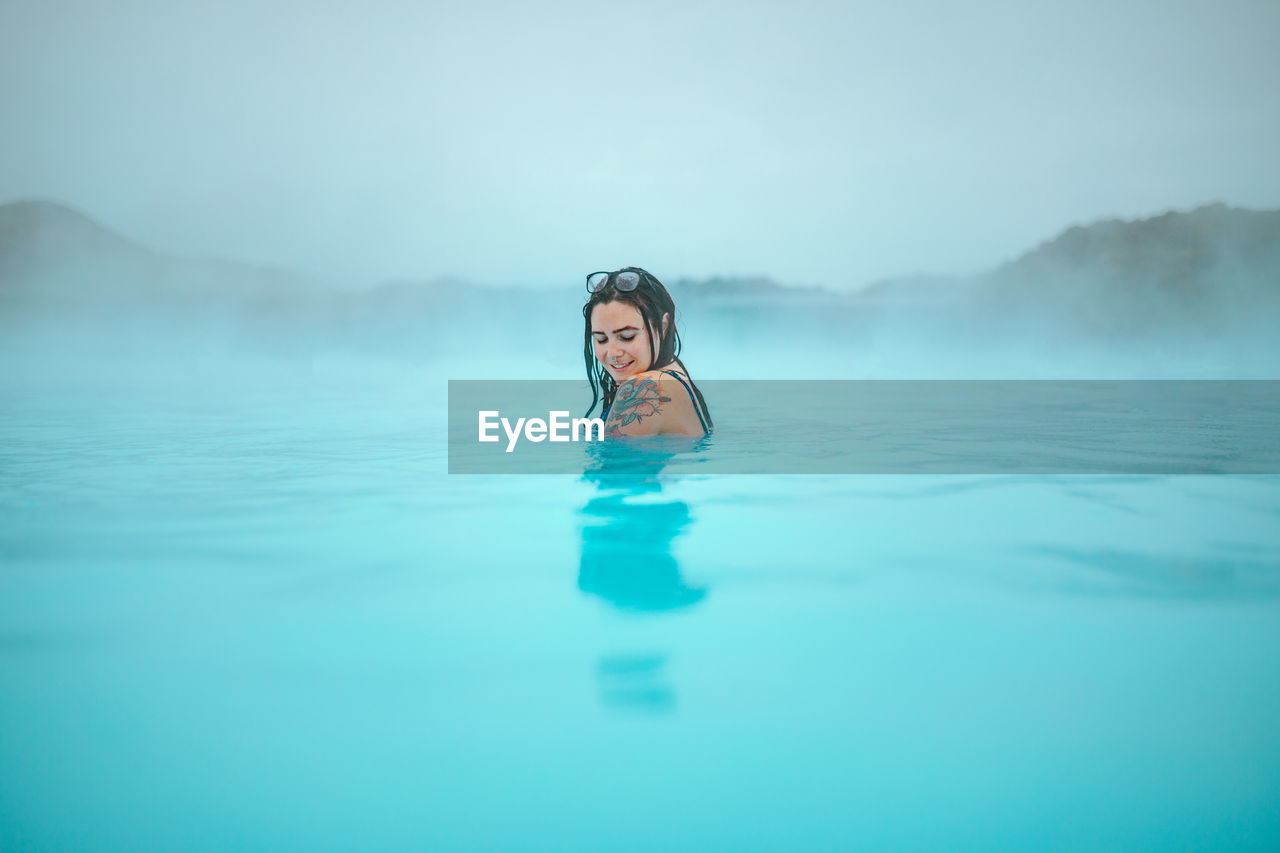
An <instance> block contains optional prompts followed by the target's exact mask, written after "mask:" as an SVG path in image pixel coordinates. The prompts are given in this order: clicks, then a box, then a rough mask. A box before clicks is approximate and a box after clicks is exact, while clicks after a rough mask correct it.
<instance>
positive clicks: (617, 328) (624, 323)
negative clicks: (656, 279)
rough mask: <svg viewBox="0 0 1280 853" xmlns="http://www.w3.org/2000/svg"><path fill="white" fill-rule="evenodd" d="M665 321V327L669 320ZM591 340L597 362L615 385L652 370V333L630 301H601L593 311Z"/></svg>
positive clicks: (664, 318)
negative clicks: (650, 350)
mask: <svg viewBox="0 0 1280 853" xmlns="http://www.w3.org/2000/svg"><path fill="white" fill-rule="evenodd" d="M662 319H663V320H664V324H665V320H666V317H663V318H662ZM591 339H592V341H593V344H592V345H593V346H594V348H595V354H596V361H598V362H600V363H601V364H602V365H604V369H605V370H607V371H609V375H610V376H612V377H613V380H614V381H615V382H622V381H623V380H624V379H629V378H631V377H632V376H635V375H636V374H637V373H644V372H645V371H646V370H648V369H649V366H650V361H651V360H652V359H651V358H650V355H649V330H648V329H646V328H645V327H644V318H643V317H641V316H640V309H638V308H636V306H634V305H632V304H631V303H630V302H601V303H600V304H599V305H597V306H596V307H595V308H592V309H591ZM655 343H656V342H655ZM654 349H657V347H656V346H655V347H654Z"/></svg>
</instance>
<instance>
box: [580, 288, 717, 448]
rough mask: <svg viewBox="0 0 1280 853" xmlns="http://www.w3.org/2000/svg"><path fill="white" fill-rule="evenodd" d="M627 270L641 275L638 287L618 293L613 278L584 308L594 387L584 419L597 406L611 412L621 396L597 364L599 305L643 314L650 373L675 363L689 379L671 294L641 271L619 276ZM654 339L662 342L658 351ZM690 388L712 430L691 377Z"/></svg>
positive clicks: (587, 355)
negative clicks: (594, 331)
mask: <svg viewBox="0 0 1280 853" xmlns="http://www.w3.org/2000/svg"><path fill="white" fill-rule="evenodd" d="M624 270H629V271H631V272H636V273H639V274H640V283H639V284H638V285H636V289H635V290H618V288H617V286H616V285H615V283H614V279H613V278H612V277H610V278H609V282H608V284H606V285H605V286H604V287H602V288H600V289H599V290H597V291H596V292H595V293H592V294H591V298H590V299H588V300H587V304H586V305H583V306H582V320H583V325H584V331H583V333H582V357H583V360H584V361H585V362H586V365H587V381H588V382H590V383H591V407H590V408H589V409H587V414H586V415H585V417H591V413H592V412H594V411H595V409H596V404H597V403H598V404H599V405H600V412H601V414H603V413H604V412H606V411H608V410H609V407H610V406H612V405H613V396H614V395H615V394H616V393H618V383H617V382H615V381H614V379H613V377H612V376H610V375H609V371H607V370H605V369H604V365H602V364H600V362H598V361H596V354H595V348H594V347H593V346H592V344H593V341H592V340H591V312H592V311H593V310H595V307H596V306H597V305H604V304H607V303H610V302H625V303H627V304H628V305H631V306H633V307H634V308H635V309H636V310H637V311H639V312H640V316H641V317H642V318H643V319H644V324H645V328H647V329H648V330H649V369H650V370H661V369H662V368H664V367H666V366H667V365H669V364H672V363H676V364H679V365H680V367H681V368H682V369H684V371H685V375H686V376H688V374H689V371H688V369H687V368H685V367H684V363H683V362H681V361H680V332H679V331H678V330H677V329H676V303H675V301H674V300H673V299H672V298H671V294H670V293H667V289H666V288H665V287H663V286H662V282H660V281H658V279H657V277H656V276H654V275H653V274H651V273H649V272H646V271H645V270H643V269H641V268H640V267H623V268H622V269H621V270H618V272H623V271H624ZM663 314H666V315H667V316H668V317H669V318H670V319H669V320H668V321H667V331H666V333H665V334H664V333H663V331H662V315H663ZM655 337H657V338H658V339H659V340H658V343H657V346H656V347H655V345H654V338H655ZM689 386H690V387H691V388H693V393H694V396H695V397H697V398H698V405H700V406H701V407H702V412H703V414H705V415H706V418H707V426H708V427H711V426H712V423H711V412H710V411H709V410H708V409H707V402H706V400H704V399H702V392H701V391H699V390H698V386H697V385H695V384H694V382H693V377H692V376H689Z"/></svg>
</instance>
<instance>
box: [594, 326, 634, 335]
mask: <svg viewBox="0 0 1280 853" xmlns="http://www.w3.org/2000/svg"><path fill="white" fill-rule="evenodd" d="M638 331H640V327H639V326H623V327H622V328H621V329H614V330H613V333H614V334H615V335H616V334H618V332H638ZM591 334H593V335H603V334H604V332H603V331H601V330H600V329H592V330H591Z"/></svg>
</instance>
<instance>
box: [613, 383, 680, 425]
mask: <svg viewBox="0 0 1280 853" xmlns="http://www.w3.org/2000/svg"><path fill="white" fill-rule="evenodd" d="M670 402H671V398H670V397H666V396H664V395H663V393H662V387H661V386H660V385H659V384H658V382H657V380H656V379H651V378H649V377H647V376H636V377H633V378H631V379H628V380H626V381H625V382H623V383H622V384H620V385H619V386H618V390H617V393H615V394H614V397H613V407H612V408H611V409H609V420H608V422H607V423H606V424H605V431H606V432H607V433H609V434H610V435H644V434H646V433H648V432H649V430H648V429H647V427H651V426H652V425H653V424H652V419H654V418H657V416H658V415H660V414H661V413H662V406H663V405H664V404H666V403H670ZM646 419H648V420H650V423H648V424H646V423H644V421H645V420H646Z"/></svg>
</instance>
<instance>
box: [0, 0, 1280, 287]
mask: <svg viewBox="0 0 1280 853" xmlns="http://www.w3.org/2000/svg"><path fill="white" fill-rule="evenodd" d="M1277 44H1280V2H1276V0H1256V1H1255V0H1227V2H1222V0H1218V2H1200V0H1194V2H1178V0H1139V2H1120V0H1109V2H1093V0H1086V2H1080V0H1075V2H1070V3H1066V2H1063V3H1027V2H1025V0H1022V2H991V1H990V0H973V2H966V3H956V2H948V0H918V2H897V3H893V4H892V5H890V4H887V3H886V4H869V3H867V4H859V3H851V2H787V3H782V2H778V3H751V2H705V3H698V2H679V3H664V2H652V0H650V2H644V3H632V2H612V3H610V2H605V3H562V2H551V3H485V2H477V3H416V2H412V3H411V2H367V1H366V2H362V3H354V2H353V3H339V2H326V3H321V2H312V3H303V2H272V0H254V1H253V2H240V1H239V0H232V2H221V3H197V2H192V3H177V2H139V0H116V2H110V3H104V2H97V0H92V1H91V2H79V1H77V2H59V0H44V2H32V1H31V0H2V2H0V128H3V132H0V202H3V201H11V200H16V199H19V198H27V197H42V198H50V199H54V200H58V201H62V202H65V203H68V204H70V205H72V206H74V207H77V208H80V209H82V210H84V211H85V212H87V213H89V214H90V215H92V216H94V217H96V218H98V219H99V220H101V221H103V222H104V223H106V224H108V225H110V226H111V227H113V228H115V229H117V230H119V231H121V232H123V233H125V234H126V235H128V236H130V237H133V238H135V239H137V240H139V241H141V242H143V243H145V244H147V245H149V246H152V247H154V248H157V249H161V250H165V251H172V252H180V253H190V254H199V255H217V256H222V257H229V258H238V259H243V260H250V261H256V262H266V263H270V264H275V265H279V266H284V267H289V268H293V269H297V270H300V271H303V272H307V273H312V274H318V275H321V276H325V277H331V278H336V279H342V280H346V281H350V282H352V283H368V284H372V283H374V282H376V281H378V280H381V279H385V278H388V277H411V278H429V277H434V276H440V275H457V276H463V277H466V278H469V279H473V280H475V281H478V282H481V283H487V284H523V285H537V286H553V285H567V286H573V287H580V286H581V279H582V276H583V274H585V273H586V272H588V271H591V270H594V269H600V268H610V269H611V268H615V267H619V266H623V265H627V264H639V265H643V266H646V267H648V268H649V269H651V270H653V271H654V272H655V273H657V274H659V275H660V276H663V277H665V278H676V277H679V276H683V275H696V276H702V275H710V274H764V275H770V276H773V277H774V278H776V279H778V280H780V281H784V282H788V283H794V284H822V285H826V286H830V287H856V286H860V285H862V284H865V283H866V282H868V281H870V280H872V279H876V278H879V277H882V276H888V275H895V274H905V273H912V272H917V271H933V272H953V273H969V272H976V271H980V270H982V269H986V268H989V267H991V266H994V265H996V264H998V263H1000V262H1001V261H1004V260H1006V259H1008V258H1010V257H1011V256H1013V255H1015V254H1018V253H1020V252H1022V251H1023V250H1025V249H1028V248H1031V247H1032V246H1034V245H1035V244H1036V243H1038V242H1039V241H1041V240H1043V239H1047V238H1049V237H1051V236H1053V235H1054V234H1055V233H1057V232H1058V231H1060V230H1061V229H1062V228H1063V227H1065V226H1067V225H1069V224H1071V223H1075V222H1088V221H1092V220H1094V219H1098V218H1103V217H1110V216H1122V217H1134V216H1145V215H1150V214H1154V213H1160V212H1163V211H1164V210H1167V209H1169V208H1188V207H1192V206H1195V205H1199V204H1204V203H1208V202H1212V201H1224V202H1227V203H1228V204H1234V205H1240V206H1246V207H1272V208H1274V207H1280V168H1277V166H1278V165H1280V163H1278V158H1277V155H1276V152H1277V151H1280V96H1278V95H1277V91H1280V49H1277Z"/></svg>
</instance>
